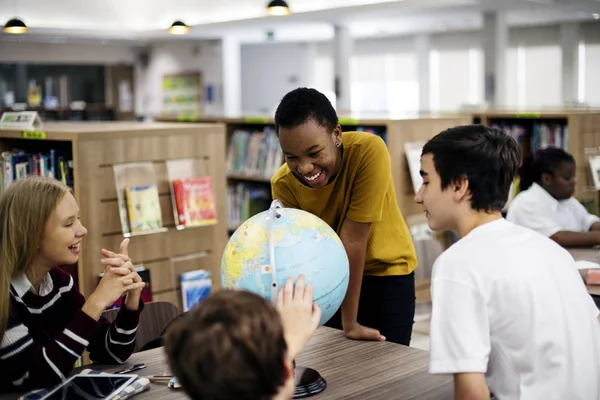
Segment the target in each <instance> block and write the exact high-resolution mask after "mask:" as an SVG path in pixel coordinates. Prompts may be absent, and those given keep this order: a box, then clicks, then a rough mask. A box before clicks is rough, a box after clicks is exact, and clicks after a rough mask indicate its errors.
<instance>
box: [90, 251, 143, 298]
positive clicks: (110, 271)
mask: <svg viewBox="0 0 600 400" xmlns="http://www.w3.org/2000/svg"><path fill="white" fill-rule="evenodd" d="M128 246H129V239H125V240H123V242H121V246H120V250H119V253H114V252H112V251H110V250H106V249H102V255H103V256H104V258H103V259H101V260H100V262H101V263H102V265H104V266H105V267H106V268H105V269H104V275H103V276H102V279H101V280H100V283H99V284H98V286H97V287H96V290H94V293H92V295H91V296H90V299H93V300H94V301H95V302H96V303H97V304H99V305H100V306H101V307H103V308H104V309H106V308H108V307H110V306H111V305H113V304H114V303H115V301H117V300H118V299H119V298H121V297H122V296H123V295H124V294H126V293H127V299H126V301H125V305H126V307H127V308H128V309H130V310H137V308H138V304H139V299H140V295H141V292H142V289H143V288H144V287H145V286H146V284H145V282H144V281H143V280H142V278H141V277H140V275H139V274H138V273H137V272H136V271H135V268H134V267H133V264H132V263H131V259H130V258H129V255H128V250H127V247H128Z"/></svg>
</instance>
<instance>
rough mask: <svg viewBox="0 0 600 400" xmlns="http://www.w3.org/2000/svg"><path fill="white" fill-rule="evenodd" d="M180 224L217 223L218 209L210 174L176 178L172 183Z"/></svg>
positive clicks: (201, 224) (199, 224)
mask: <svg viewBox="0 0 600 400" xmlns="http://www.w3.org/2000/svg"><path fill="white" fill-rule="evenodd" d="M172 185H173V193H174V198H175V206H176V209H177V219H178V222H177V223H178V225H179V226H203V225H210V224H215V223H217V210H216V205H215V196H214V192H213V186H212V179H211V177H210V176H201V177H197V178H190V179H175V180H174V181H173V183H172Z"/></svg>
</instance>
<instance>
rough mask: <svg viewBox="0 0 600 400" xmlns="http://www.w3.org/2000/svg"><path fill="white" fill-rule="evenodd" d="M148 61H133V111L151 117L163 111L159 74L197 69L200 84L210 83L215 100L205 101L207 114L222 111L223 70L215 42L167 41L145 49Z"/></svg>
mask: <svg viewBox="0 0 600 400" xmlns="http://www.w3.org/2000/svg"><path fill="white" fill-rule="evenodd" d="M148 51H149V54H150V55H149V62H148V65H146V66H144V65H142V64H141V63H140V62H137V63H136V65H135V87H136V93H135V110H136V114H138V115H144V116H146V117H153V116H156V115H159V114H161V113H162V112H163V90H162V82H163V76H164V75H167V74H176V73H179V72H186V71H201V72H202V75H203V81H204V86H205V87H206V86H207V85H212V86H213V88H214V92H215V96H216V100H215V103H213V104H207V105H206V109H205V112H206V113H207V114H218V113H219V112H221V111H222V100H221V94H220V93H221V91H222V83H223V78H222V76H223V71H222V64H221V45H220V43H219V42H214V41H210V42H209V41H205V42H179V43H175V42H170V43H163V44H156V45H154V46H152V47H151V48H149V49H148Z"/></svg>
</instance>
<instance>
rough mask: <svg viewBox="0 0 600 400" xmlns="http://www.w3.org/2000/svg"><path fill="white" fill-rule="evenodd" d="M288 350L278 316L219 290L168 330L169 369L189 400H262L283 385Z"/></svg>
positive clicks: (254, 300)
mask: <svg viewBox="0 0 600 400" xmlns="http://www.w3.org/2000/svg"><path fill="white" fill-rule="evenodd" d="M286 351H287V346H286V343H285V339H284V336H283V326H282V324H281V320H280V318H279V314H278V312H277V310H276V309H275V308H274V307H273V306H272V305H271V304H270V303H269V302H267V301H266V300H265V299H263V298H262V297H260V296H258V295H256V294H253V293H250V292H246V291H232V290H221V291H219V292H216V293H213V294H211V295H210V296H209V297H207V298H206V299H204V300H203V301H202V302H201V303H200V304H198V305H197V306H196V307H194V308H193V309H192V310H190V311H188V312H187V313H186V314H185V315H184V316H183V317H182V318H180V319H179V320H178V321H175V323H173V325H172V326H171V327H169V329H168V331H167V334H166V337H165V352H166V354H167V358H168V362H169V366H170V367H171V370H172V371H173V374H174V375H175V376H176V377H177V380H178V381H179V383H180V384H181V385H182V387H183V389H184V390H185V392H186V393H187V394H188V395H189V396H190V398H192V399H193V400H229V399H236V400H267V399H271V398H272V397H273V396H274V395H275V394H276V393H277V392H278V391H279V389H280V387H281V386H283V384H284V382H285V376H284V373H285V372H284V362H285V355H286Z"/></svg>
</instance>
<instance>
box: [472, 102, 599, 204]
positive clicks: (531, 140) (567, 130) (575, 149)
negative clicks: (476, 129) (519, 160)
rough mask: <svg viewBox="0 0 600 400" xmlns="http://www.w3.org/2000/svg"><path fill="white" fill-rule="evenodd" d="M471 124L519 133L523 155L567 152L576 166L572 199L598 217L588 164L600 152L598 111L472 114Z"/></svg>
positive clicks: (594, 191)
mask: <svg viewBox="0 0 600 400" xmlns="http://www.w3.org/2000/svg"><path fill="white" fill-rule="evenodd" d="M472 121H473V123H478V124H479V123H480V124H484V125H487V126H497V127H500V128H504V129H505V130H507V131H509V132H513V133H518V137H517V140H518V141H519V142H520V144H521V148H522V151H523V156H527V155H528V154H530V153H531V151H535V150H536V149H538V148H540V147H547V146H555V147H560V148H562V149H563V150H565V151H567V152H569V153H570V154H571V155H572V156H573V158H574V159H575V163H576V165H577V169H576V174H577V187H576V190H575V197H576V198H577V199H578V200H579V201H581V202H582V203H583V204H584V205H585V206H586V208H587V209H588V210H589V211H590V212H592V213H594V214H596V215H600V194H599V192H598V191H597V190H595V189H594V187H593V186H594V184H593V178H592V175H591V171H590V167H589V164H588V156H589V154H591V153H595V154H598V153H600V110H594V109H591V110H577V109H572V110H571V109H564V110H547V111H542V112H522V111H521V112H515V111H508V110H496V111H494V110H491V111H482V112H473V114H472ZM557 137H558V138H559V139H558V140H556V139H557Z"/></svg>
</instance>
